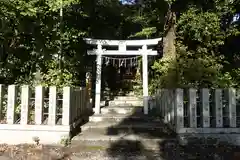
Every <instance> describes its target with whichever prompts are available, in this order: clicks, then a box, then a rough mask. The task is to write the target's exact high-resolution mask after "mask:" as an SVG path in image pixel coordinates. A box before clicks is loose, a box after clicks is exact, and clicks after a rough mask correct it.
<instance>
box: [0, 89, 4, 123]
mask: <svg viewBox="0 0 240 160" xmlns="http://www.w3.org/2000/svg"><path fill="white" fill-rule="evenodd" d="M3 97H4V90H3V85H2V84H0V119H2V118H3Z"/></svg>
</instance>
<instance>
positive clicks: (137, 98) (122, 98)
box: [114, 96, 142, 101]
mask: <svg viewBox="0 0 240 160" xmlns="http://www.w3.org/2000/svg"><path fill="white" fill-rule="evenodd" d="M114 100H120V101H138V100H140V101H142V98H140V97H137V96H117V97H115V98H114Z"/></svg>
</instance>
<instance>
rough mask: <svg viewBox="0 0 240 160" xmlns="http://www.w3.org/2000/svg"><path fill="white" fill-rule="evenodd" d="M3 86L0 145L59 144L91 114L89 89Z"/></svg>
mask: <svg viewBox="0 0 240 160" xmlns="http://www.w3.org/2000/svg"><path fill="white" fill-rule="evenodd" d="M58 90H59V88H57V87H55V86H51V87H49V88H44V87H43V86H37V87H35V88H33V89H31V87H30V86H28V85H24V86H16V85H9V86H4V85H0V120H1V123H0V143H8V144H19V143H33V138H34V137H38V139H39V140H40V143H59V142H60V141H61V139H62V138H63V137H65V138H66V137H69V136H70V132H72V131H73V130H74V128H75V127H76V126H77V125H78V124H79V123H80V122H81V121H82V120H83V119H84V118H86V116H87V115H88V113H89V111H90V108H89V96H88V94H87V90H86V88H81V87H74V88H73V87H64V88H60V90H61V91H60V92H58Z"/></svg>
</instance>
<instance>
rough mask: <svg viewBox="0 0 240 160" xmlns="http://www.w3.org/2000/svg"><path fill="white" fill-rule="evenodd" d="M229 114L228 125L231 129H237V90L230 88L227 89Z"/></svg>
mask: <svg viewBox="0 0 240 160" xmlns="http://www.w3.org/2000/svg"><path fill="white" fill-rule="evenodd" d="M226 98H227V100H228V104H227V106H226V107H227V112H228V123H229V127H232V128H235V127H237V123H236V121H237V113H236V89H234V88H229V89H227V97H226Z"/></svg>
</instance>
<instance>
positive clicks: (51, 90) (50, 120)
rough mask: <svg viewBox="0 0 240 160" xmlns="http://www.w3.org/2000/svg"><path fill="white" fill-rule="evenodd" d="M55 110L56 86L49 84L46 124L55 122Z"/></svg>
mask: <svg viewBox="0 0 240 160" xmlns="http://www.w3.org/2000/svg"><path fill="white" fill-rule="evenodd" d="M56 112H57V88H56V86H51V87H50V88H49V108H48V125H55V124H56Z"/></svg>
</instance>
